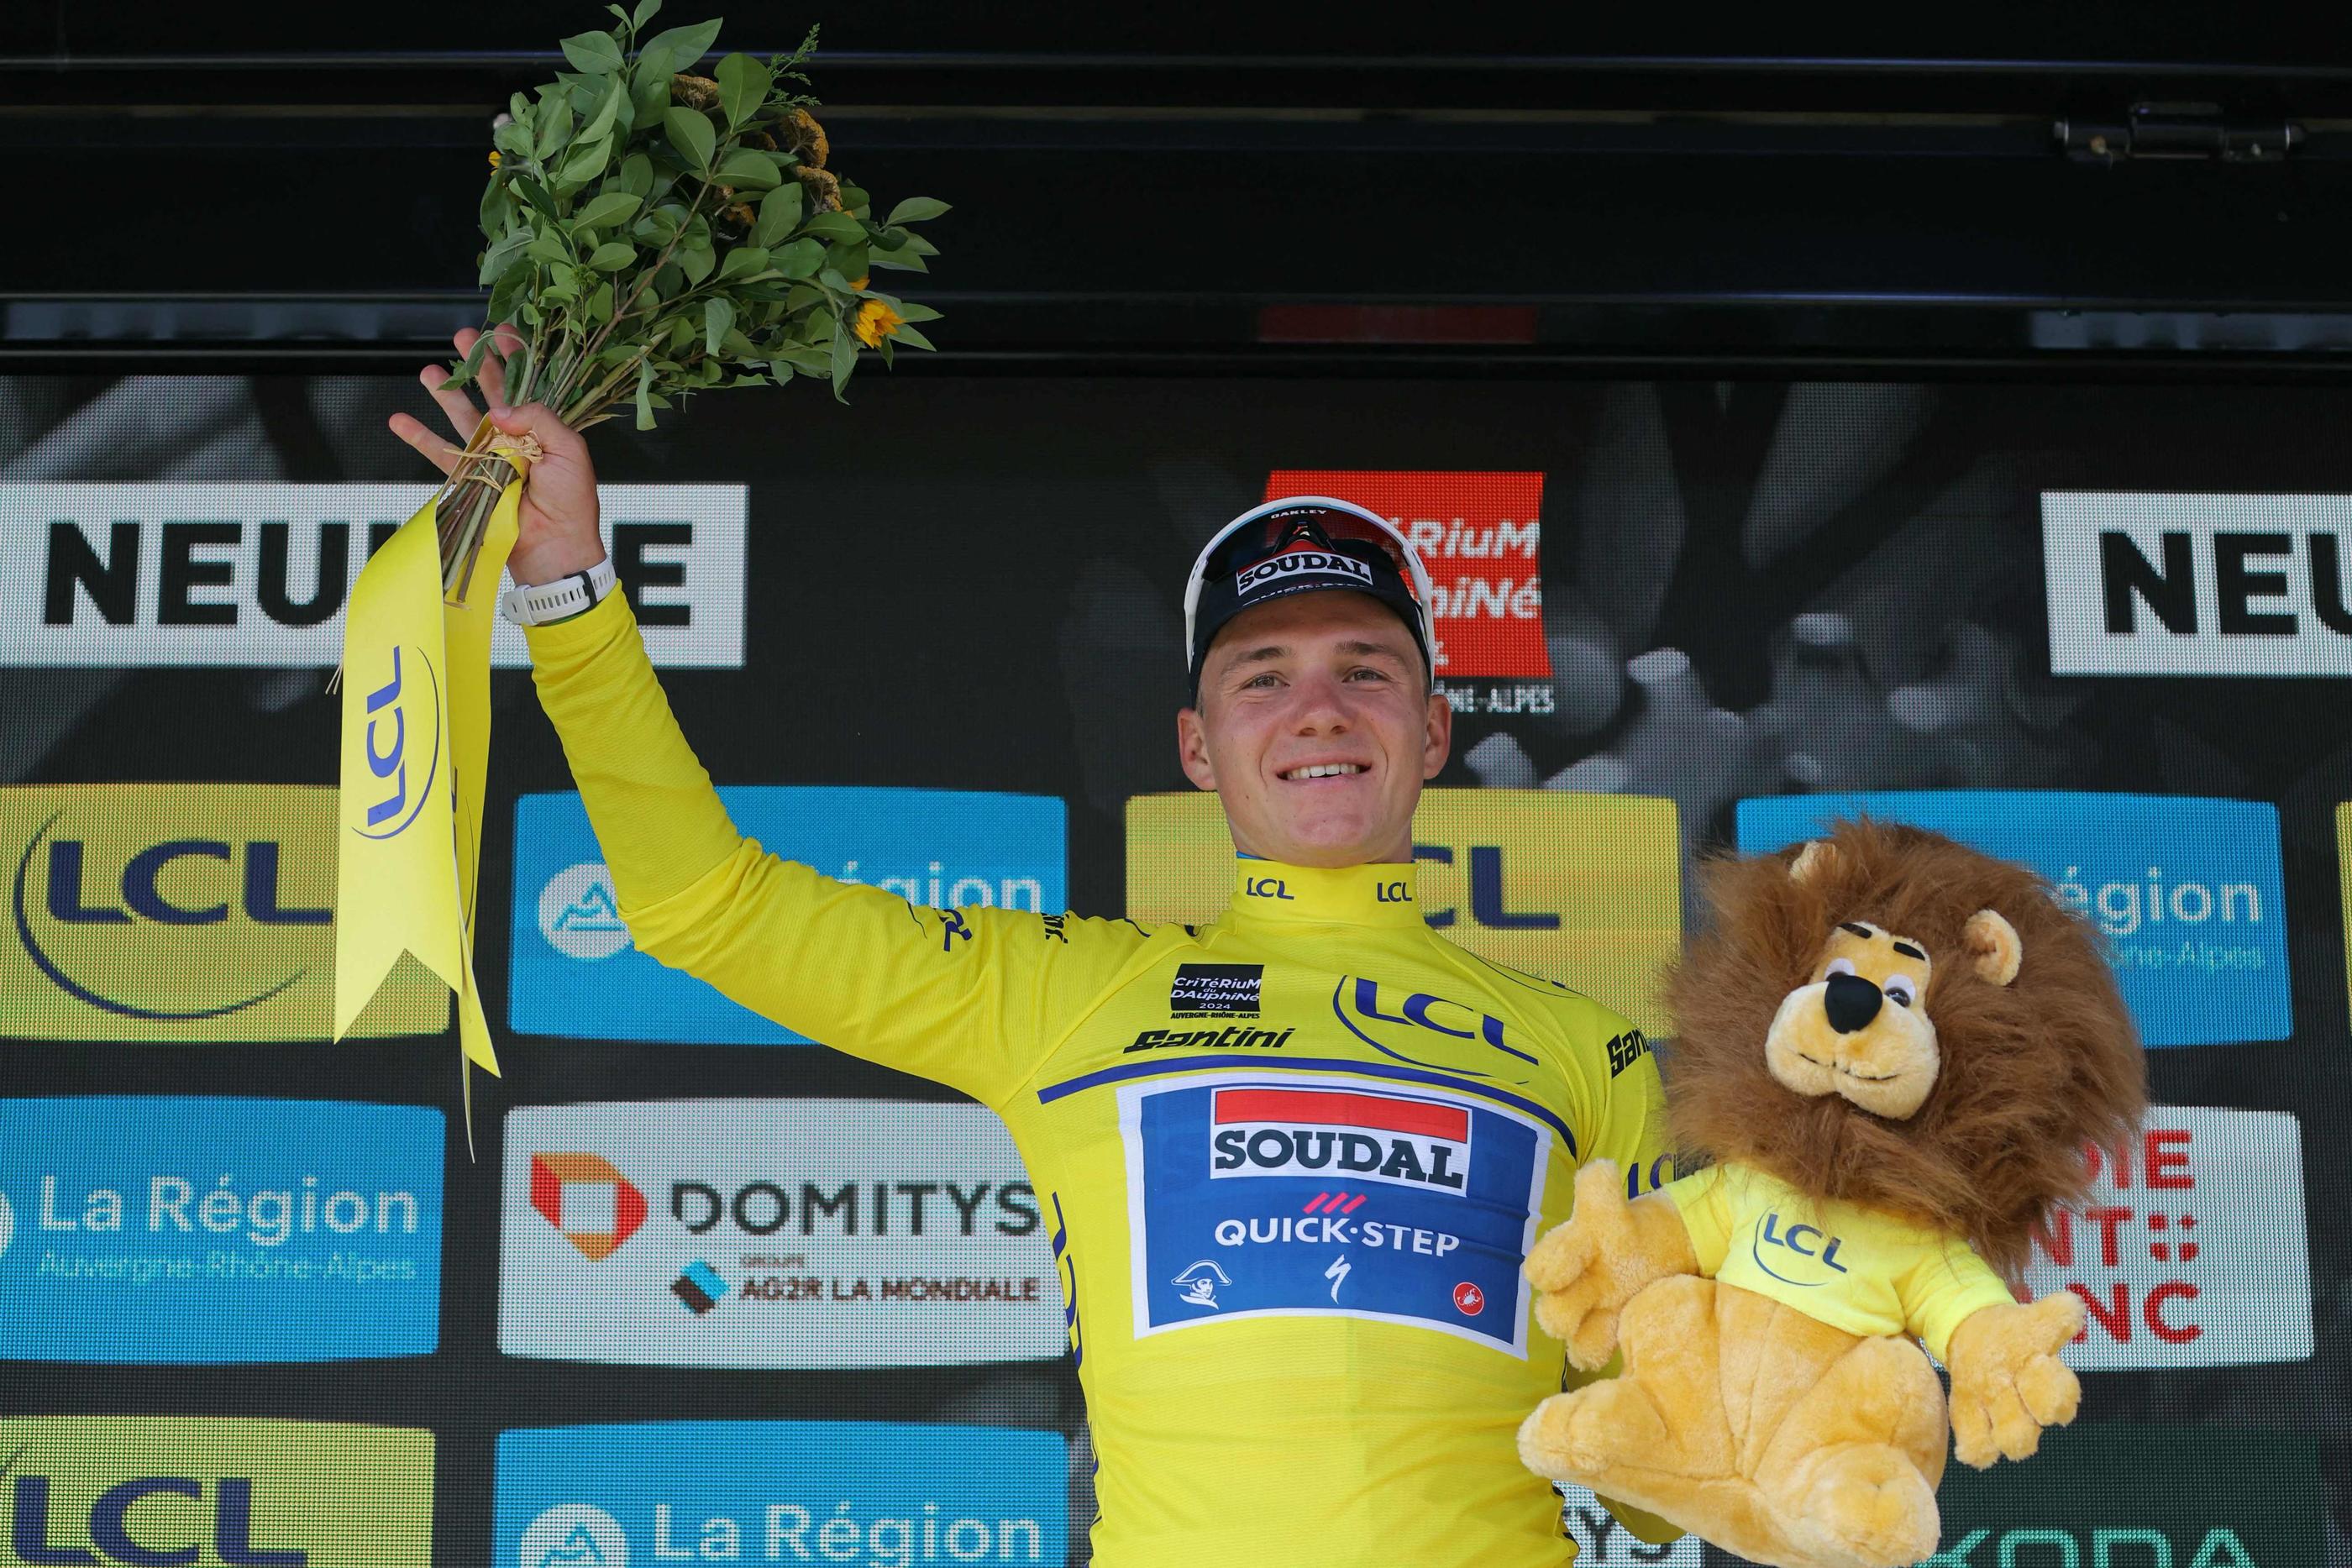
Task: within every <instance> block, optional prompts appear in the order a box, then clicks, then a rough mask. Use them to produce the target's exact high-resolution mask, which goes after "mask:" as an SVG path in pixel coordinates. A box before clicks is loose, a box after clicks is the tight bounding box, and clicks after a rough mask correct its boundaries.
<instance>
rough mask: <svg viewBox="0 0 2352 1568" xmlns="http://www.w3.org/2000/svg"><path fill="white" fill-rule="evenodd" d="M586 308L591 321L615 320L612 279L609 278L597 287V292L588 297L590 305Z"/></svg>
mask: <svg viewBox="0 0 2352 1568" xmlns="http://www.w3.org/2000/svg"><path fill="white" fill-rule="evenodd" d="M584 308H585V309H586V310H587V312H588V316H589V319H591V320H593V321H610V320H611V319H613V280H612V279H611V278H609V277H608V278H606V279H604V282H602V283H600V284H598V285H597V286H596V290H595V292H594V293H593V294H591V295H589V296H588V303H587V305H586V306H585V307H584Z"/></svg>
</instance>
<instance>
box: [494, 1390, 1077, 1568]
mask: <svg viewBox="0 0 2352 1568" xmlns="http://www.w3.org/2000/svg"><path fill="white" fill-rule="evenodd" d="M1067 1447H1068V1446H1067V1444H1066V1441H1065V1440H1064V1438H1063V1437H1062V1436H1061V1434H1060V1433H1058V1432H1023V1431H1008V1430H1003V1429H992V1428H990V1427H936V1426H923V1425H918V1424H914V1423H908V1422H895V1421H876V1422H845V1421H664V1422H651V1423H647V1424H646V1425H642V1426H631V1427H572V1428H569V1429H564V1430H556V1431H517V1432H502V1433H500V1434H499V1456H498V1548H497V1555H496V1556H495V1557H493V1558H492V1559H491V1561H492V1562H494V1563H497V1564H498V1568H554V1565H556V1564H569V1563H597V1564H604V1563H614V1564H619V1563H656V1562H667V1561H694V1562H726V1563H813V1562H814V1563H823V1562H836V1563H955V1562H963V1563H979V1562H987V1563H1048V1564H1050V1563H1061V1562H1063V1561H1065V1560H1066V1552H1067V1550H1068V1536H1069V1505H1068V1500H1067V1498H1066V1489H1067V1487H1068V1484H1069V1457H1068V1453H1067Z"/></svg>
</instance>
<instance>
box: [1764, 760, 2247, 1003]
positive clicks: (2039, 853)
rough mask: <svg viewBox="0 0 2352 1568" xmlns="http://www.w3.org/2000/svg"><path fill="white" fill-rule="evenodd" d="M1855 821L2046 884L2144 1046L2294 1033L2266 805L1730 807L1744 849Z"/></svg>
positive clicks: (1971, 794) (1906, 797)
mask: <svg viewBox="0 0 2352 1568" xmlns="http://www.w3.org/2000/svg"><path fill="white" fill-rule="evenodd" d="M1857 816H1871V817H1877V818H1883V819H1885V820H1886V821H1895V822H1908V823H1910V824H1911V825H1912V826H1914V827H1920V828H1927V829H1931V830H1933V831H1936V832H1939V833H1943V834H1946V835H1948V836H1949V837H1951V838H1955V839H1958V840H1959V841H1961V842H1963V843H1966V844H1970V845H1973V846H1974V847H1975V848H1977V849H1979V850H1982V851H1983V852H1986V853H1987V854H1990V855H1996V856H1999V857H2000V859H2002V860H2008V861H2016V862H2020V863H2021V864H2024V865H2028V866H2031V867H2032V868H2033V869H2034V870H2035V871H2037V872H2039V873H2042V876H2043V877H2044V878H2046V879H2047V880H2048V881H2049V883H2050V884H2051V885H2052V887H2053V889H2055V891H2056V892H2057V894H2058V896H2059V898H2060V899H2061V900H2062V901H2063V902H2064V903H2065V904H2067V905H2068V906H2069V907H2071V908H2073V909H2074V910H2076V911H2077V912H2079V913H2080V914H2082V915H2084V916H2085V917H2086V918H2088V919H2090V920H2091V921H2092V922H2093V923H2095V925H2097V926H2098V928H2099V930H2100V932H2101V933H2102V934H2103V935H2104V936H2105V938H2106V942H2107V954H2108V957H2109V959H2110V960H2111V961H2112V962H2113V963H2114V965H2115V967H2116V979H2117V981H2118V982H2119V983H2120V985H2121V987H2122V988H2123V994H2124V1000H2125V1001H2126V1003H2128V1004H2129V1005H2130V1007H2131V1010H2132V1016H2133V1018H2134V1019H2136V1020H2137V1023H2138V1025H2139V1030H2140V1036H2141V1038H2142V1039H2143V1040H2145V1041H2146V1042H2147V1044H2149V1045H2151V1046H2166V1045H2213V1044H2219V1043H2223V1042H2234V1041H2245V1040H2284V1039H2286V1038H2287V1037H2288V1036H2289V1035H2290V1034H2291V1033H2292V1032H2293V1031H2294V1007H2293V1004H2292V1002H2291V1001H2290V1000H2289V996H2288V987H2287V957H2286V891H2285V885H2284V877H2283V875H2282V873H2281V870H2280V863H2279V821H2278V809H2277V808H2276V807H2274V806H2272V805H2270V804H2268V803H2266V802H2263V801H2259V800H2200V799H2195V798H2191V797H2185V796H2169V795H2095V794H2084V793H2076V792H2072V791H2063V790H2052V791H2046V792H2044V791H2032V790H2014V791H2013V790H1990V789H1988V790H1955V791H1949V792H1936V791H1927V790H1914V791H1895V792H1890V793H1884V794H1860V795H1786V796H1778V797H1773V798H1770V799H1764V800H1742V801H1740V802H1739V806H1738V833H1739V848H1740V850H1741V851H1742V852H1747V853H1753V852H1762V851H1769V850H1777V849H1780V848H1783V847H1785V846H1787V845H1789V844H1792V843H1795V842H1798V841H1800V840H1803V839H1810V838H1815V837H1818V836H1820V835H1821V834H1822V833H1823V832H1825V831H1827V830H1828V825H1829V824H1830V823H1831V822H1832V821H1836V820H1837V819H1839V818H1842V817H1857ZM2027 959H2028V961H2029V962H2031V961H2032V955H2031V954H2029V955H2028V956H2027Z"/></svg>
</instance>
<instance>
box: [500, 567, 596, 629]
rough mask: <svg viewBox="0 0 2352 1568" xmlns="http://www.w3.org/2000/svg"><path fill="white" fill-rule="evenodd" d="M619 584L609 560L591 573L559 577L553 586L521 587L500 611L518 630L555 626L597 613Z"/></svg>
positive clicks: (590, 569)
mask: <svg viewBox="0 0 2352 1568" xmlns="http://www.w3.org/2000/svg"><path fill="white" fill-rule="evenodd" d="M618 581H619V579H618V577H617V576H616V575H615V574H614V570H613V558H612V557H610V556H606V557H605V558H604V559H603V560H600V561H598V562H597V563H596V564H595V565H594V566H592V567H590V568H589V569H588V570H585V571H575V572H573V573H572V575H571V576H569V577H559V578H557V579H556V580H554V581H553V582H542V583H539V584H537V585H536V586H533V587H530V588H524V587H520V586H518V587H516V588H514V589H512V590H510V591H509V592H508V593H507V595H506V597H505V598H504V599H502V600H500V601H499V611H500V612H501V613H503V614H504V615H505V616H506V618H507V619H508V620H509V621H511V622H514V623H515V624H516V625H518V626H552V625H554V624H555V623H556V622H559V621H569V620H571V619H572V617H573V616H575V615H585V614H586V613H587V612H589V611H591V610H593V609H595V608H596V606H597V605H599V604H602V603H603V602H604V601H605V600H607V599H609V598H611V597H612V595H613V589H614V585H615V584H616V583H617V582H618Z"/></svg>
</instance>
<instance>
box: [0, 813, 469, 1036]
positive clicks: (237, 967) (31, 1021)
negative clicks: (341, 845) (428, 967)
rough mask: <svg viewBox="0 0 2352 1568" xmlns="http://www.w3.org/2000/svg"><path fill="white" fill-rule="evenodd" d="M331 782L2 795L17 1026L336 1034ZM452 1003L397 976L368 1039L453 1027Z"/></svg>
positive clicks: (10, 978) (13, 1023) (63, 1032)
mask: <svg viewBox="0 0 2352 1568" xmlns="http://www.w3.org/2000/svg"><path fill="white" fill-rule="evenodd" d="M334 812H335V793H334V791H333V790H332V789H318V788H313V787H310V786H307V785H268V784H215V785H194V784H89V785H71V786H68V785H38V786H33V787H29V788H17V789H0V834H5V840H0V841H5V845H6V847H7V861H6V862H5V863H6V865H7V868H8V875H9V879H10V881H9V915H10V919H9V925H8V927H7V930H8V936H6V937H5V938H0V992H5V994H6V995H7V996H8V997H9V998H10V1009H9V1017H8V1020H7V1022H6V1024H5V1031H6V1032H7V1033H9V1034H13V1035H19V1036H24V1037H27V1038H33V1039H43V1040H142V1041H171V1040H304V1039H319V1040H324V1039H325V1038H326V1037H327V1035H328V1033H329V1030H330V1027H331V1026H330V1022H329V1014H330V1012H331V1009H332V1005H333V995H334V975H333V969H334V943H335V937H334V926H333V919H334V914H333V910H332V908H331V904H332V900H333V894H334V874H335V873H334V867H335V850H334V832H335V826H334ZM448 1017H449V1010H448V992H447V991H446V989H445V988H443V987H442V986H441V985H440V984H439V982H438V981H436V980H434V979H433V978H432V977H430V976H429V975H423V974H421V972H418V973H412V972H410V971H409V970H406V969H404V970H402V971H401V972H399V973H397V974H395V976H394V978H393V979H392V981H390V982H389V983H388V984H387V985H386V987H385V988H384V990H383V992H382V993H381V994H380V995H379V996H378V998H376V1000H375V1001H374V1002H373V1004H371V1005H370V1007H369V1009H368V1010H367V1011H366V1012H364V1013H362V1015H361V1016H360V1019H359V1022H358V1024H357V1026H356V1028H355V1029H354V1030H353V1032H354V1033H357V1034H361V1035H370V1036H381V1035H392V1034H416V1033H425V1032H430V1031H433V1030H440V1029H443V1028H446V1026H447V1022H448Z"/></svg>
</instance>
